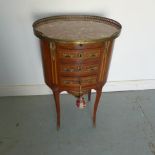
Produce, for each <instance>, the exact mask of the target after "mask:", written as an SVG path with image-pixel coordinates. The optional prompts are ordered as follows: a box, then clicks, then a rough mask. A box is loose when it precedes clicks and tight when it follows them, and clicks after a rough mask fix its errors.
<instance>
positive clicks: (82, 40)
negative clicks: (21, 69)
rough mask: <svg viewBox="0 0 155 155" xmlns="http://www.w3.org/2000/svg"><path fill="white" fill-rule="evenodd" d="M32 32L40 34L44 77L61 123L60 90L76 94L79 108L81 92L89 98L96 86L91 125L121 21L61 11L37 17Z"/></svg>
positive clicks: (94, 118) (82, 98)
mask: <svg viewBox="0 0 155 155" xmlns="http://www.w3.org/2000/svg"><path fill="white" fill-rule="evenodd" d="M33 29H34V33H35V35H36V36H37V37H39V38H40V43H41V50H42V60H43V69H44V77H45V82H46V84H47V85H48V86H49V87H50V88H51V89H52V91H53V94H54V99H55V105H56V112H57V127H58V128H59V127H60V99H59V96H60V93H61V92H62V91H67V92H68V93H70V94H72V95H74V96H75V97H77V101H76V104H77V106H78V107H79V108H83V107H85V105H86V101H85V99H84V97H83V96H84V95H88V101H90V98H91V90H92V89H94V90H96V99H95V103H94V109H93V117H92V118H93V125H94V126H95V124H96V112H97V107H98V103H99V100H100V96H101V92H102V87H103V86H104V84H105V83H106V80H107V76H108V70H109V65H110V61H111V56H112V50H113V46H114V40H115V38H117V37H118V36H119V34H120V31H121V25H120V24H119V23H118V22H116V21H114V20H112V19H108V18H105V17H99V16H89V15H62V16H52V17H47V18H43V19H40V20H37V21H35V22H34V23H33Z"/></svg>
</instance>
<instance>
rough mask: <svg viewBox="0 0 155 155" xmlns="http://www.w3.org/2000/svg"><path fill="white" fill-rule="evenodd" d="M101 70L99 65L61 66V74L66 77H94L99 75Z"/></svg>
mask: <svg viewBox="0 0 155 155" xmlns="http://www.w3.org/2000/svg"><path fill="white" fill-rule="evenodd" d="M98 69H99V64H89V65H88V64H79V65H71V64H68V65H67V64H61V66H60V74H61V75H66V76H72V75H77V76H83V75H87V76H88V75H92V74H97V72H98Z"/></svg>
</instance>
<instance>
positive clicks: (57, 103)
mask: <svg viewBox="0 0 155 155" xmlns="http://www.w3.org/2000/svg"><path fill="white" fill-rule="evenodd" d="M53 94H54V99H55V107H56V112H57V129H59V128H60V93H59V92H58V91H54V92H53Z"/></svg>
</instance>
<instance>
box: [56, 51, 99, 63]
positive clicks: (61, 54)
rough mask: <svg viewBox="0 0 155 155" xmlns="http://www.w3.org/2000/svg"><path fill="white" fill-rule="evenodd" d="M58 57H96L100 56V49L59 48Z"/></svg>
mask: <svg viewBox="0 0 155 155" xmlns="http://www.w3.org/2000/svg"><path fill="white" fill-rule="evenodd" d="M58 53H59V58H60V59H64V60H67V61H69V60H86V59H98V58H99V57H100V49H89V50H88V49H86V50H64V49H63V50H60V51H58Z"/></svg>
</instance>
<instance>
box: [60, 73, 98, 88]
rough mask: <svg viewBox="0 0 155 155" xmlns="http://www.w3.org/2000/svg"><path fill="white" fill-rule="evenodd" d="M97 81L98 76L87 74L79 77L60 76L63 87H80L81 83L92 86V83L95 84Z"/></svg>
mask: <svg viewBox="0 0 155 155" xmlns="http://www.w3.org/2000/svg"><path fill="white" fill-rule="evenodd" d="M96 82H97V76H87V77H79V78H74V77H61V78H60V83H61V86H63V87H65V86H66V87H71V88H72V87H77V88H79V87H80V85H81V86H82V87H84V86H90V85H95V84H96Z"/></svg>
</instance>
